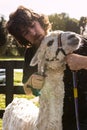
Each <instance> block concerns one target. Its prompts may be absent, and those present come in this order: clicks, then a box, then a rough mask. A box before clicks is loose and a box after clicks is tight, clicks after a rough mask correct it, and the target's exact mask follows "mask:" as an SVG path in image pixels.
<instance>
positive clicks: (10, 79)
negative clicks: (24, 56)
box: [0, 60, 24, 118]
mask: <svg viewBox="0 0 87 130" xmlns="http://www.w3.org/2000/svg"><path fill="white" fill-rule="evenodd" d="M23 63H24V61H18V60H7V61H6V60H5V61H0V69H3V68H4V69H5V70H6V85H5V86H0V94H5V97H6V98H5V106H7V105H8V104H9V103H10V102H11V101H12V100H13V96H14V94H24V92H23V93H20V92H19V90H20V87H22V86H16V87H15V86H14V69H22V68H23ZM3 112H4V110H2V109H1V108H0V118H2V116H3Z"/></svg>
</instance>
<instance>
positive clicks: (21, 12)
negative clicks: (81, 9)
mask: <svg viewBox="0 0 87 130" xmlns="http://www.w3.org/2000/svg"><path fill="white" fill-rule="evenodd" d="M7 29H8V32H9V33H10V34H11V35H13V36H14V37H15V38H16V40H17V41H18V44H19V45H21V46H25V47H26V52H25V62H24V68H23V83H24V84H26V82H27V80H29V81H30V85H29V86H27V87H26V88H24V89H25V92H26V94H29V93H30V92H31V91H32V93H33V94H34V95H35V96H38V95H39V91H40V89H41V87H42V84H43V82H44V77H42V76H40V75H37V74H36V73H35V72H37V66H35V67H30V66H29V63H30V61H31V59H32V57H33V56H34V54H35V52H36V50H37V49H38V47H39V45H40V43H41V41H42V39H43V38H44V36H45V35H46V34H47V33H48V31H50V29H51V25H50V22H49V20H48V18H47V17H46V16H44V15H40V14H37V13H35V12H34V11H32V10H29V9H27V8H25V7H23V6H20V7H18V9H17V10H16V11H15V12H14V13H12V14H11V15H10V17H9V21H8V22H7ZM84 46H86V47H83V48H82V49H81V50H80V51H82V53H83V54H84V49H86V48H87V44H85V45H84ZM78 53H79V51H78ZM80 53H81V52H80ZM86 55H87V49H86ZM68 59H69V58H68V57H67V58H66V60H67V63H69V61H68ZM69 65H70V63H69ZM79 65H80V63H79ZM83 71H84V72H83ZM80 73H81V74H80ZM84 73H85V75H84ZM78 77H79V78H78V88H79V89H80V91H79V98H81V96H82V95H81V94H83V98H84V94H85V91H83V92H82V89H83V90H84V89H86V90H87V83H86V82H87V79H86V77H87V71H85V70H82V72H78ZM64 82H65V99H64V115H63V130H76V120H75V111H74V110H75V109H74V97H73V84H72V73H71V71H70V69H69V68H68V66H67V69H66V71H65V76H64ZM83 82H85V84H83ZM24 86H25V85H24ZM80 92H82V93H80ZM86 92H87V91H86ZM83 100H84V101H83ZM86 101H87V100H86ZM86 101H85V99H81V101H80V103H79V104H80V105H79V107H81V106H83V107H81V109H82V110H79V112H81V114H82V115H80V122H81V123H83V122H84V123H83V124H86V123H87V122H86V123H85V121H86V120H87V116H86V115H87V104H86ZM84 103H85V104H86V106H85V105H84ZM84 109H85V113H84ZM81 127H82V125H81ZM86 129H87V126H86ZM82 130H85V128H82Z"/></svg>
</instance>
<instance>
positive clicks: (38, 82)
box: [24, 74, 44, 89]
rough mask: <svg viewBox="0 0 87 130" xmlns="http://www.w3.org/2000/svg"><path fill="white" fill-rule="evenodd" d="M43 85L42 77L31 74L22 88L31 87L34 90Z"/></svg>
mask: <svg viewBox="0 0 87 130" xmlns="http://www.w3.org/2000/svg"><path fill="white" fill-rule="evenodd" d="M43 84H44V77H43V76H41V75H38V74H32V75H31V76H30V77H29V79H28V81H27V82H26V83H25V85H24V86H25V87H24V88H28V86H32V87H33V88H35V89H41V88H42V87H43Z"/></svg>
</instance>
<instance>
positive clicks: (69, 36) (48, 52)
mask: <svg viewBox="0 0 87 130" xmlns="http://www.w3.org/2000/svg"><path fill="white" fill-rule="evenodd" d="M60 33H61V36H60V38H61V41H59V40H60V39H59V35H60ZM58 42H61V45H62V46H61V48H62V50H63V51H61V50H60V51H59V48H60V45H59V43H58ZM80 45H81V38H80V36H79V35H78V34H76V33H74V32H69V31H66V32H64V31H53V32H50V33H49V34H48V35H46V36H45V37H44V39H43V41H42V43H41V45H40V47H39V48H38V50H37V52H36V54H35V56H34V57H33V59H32V60H31V63H30V65H31V66H34V65H36V64H38V65H39V66H40V69H41V67H42V66H44V64H47V66H52V65H53V64H57V66H56V68H58V65H59V66H61V65H62V64H61V63H64V58H65V55H67V54H70V53H72V52H73V51H75V50H77V49H78V48H79V47H80ZM54 67H55V66H54ZM56 68H55V69H56Z"/></svg>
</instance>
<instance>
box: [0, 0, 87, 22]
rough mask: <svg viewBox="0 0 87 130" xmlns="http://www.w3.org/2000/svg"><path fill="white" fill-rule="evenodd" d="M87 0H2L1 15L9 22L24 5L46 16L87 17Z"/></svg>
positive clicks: (0, 5)
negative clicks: (19, 7)
mask: <svg viewBox="0 0 87 130" xmlns="http://www.w3.org/2000/svg"><path fill="white" fill-rule="evenodd" d="M86 1H87V0H0V15H4V17H5V19H6V20H8V18H9V14H10V13H12V12H14V11H15V10H16V9H17V7H18V6H20V5H23V6H25V7H27V8H31V9H33V10H34V11H36V12H37V13H43V14H46V15H49V14H54V13H58V14H60V13H67V14H68V15H69V17H70V18H76V19H78V20H79V19H80V17H81V16H84V17H87V4H86V3H87V2H86Z"/></svg>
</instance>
